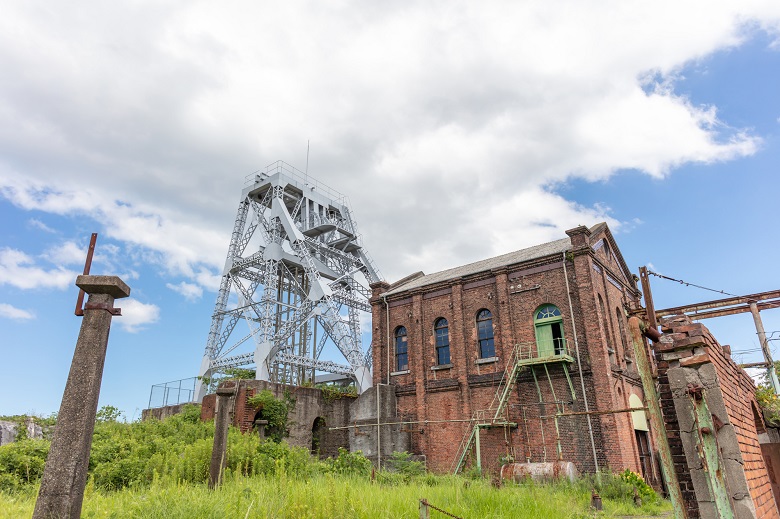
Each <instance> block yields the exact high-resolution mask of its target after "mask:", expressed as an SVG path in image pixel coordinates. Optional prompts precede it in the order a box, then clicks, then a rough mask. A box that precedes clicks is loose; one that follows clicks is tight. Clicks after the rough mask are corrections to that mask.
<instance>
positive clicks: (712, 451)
mask: <svg viewBox="0 0 780 519" xmlns="http://www.w3.org/2000/svg"><path fill="white" fill-rule="evenodd" d="M705 395H706V390H705V389H704V388H703V387H701V386H696V385H693V384H688V396H689V397H690V399H691V404H692V409H691V413H692V414H693V420H694V423H695V424H696V450H697V452H698V454H699V459H701V463H702V467H703V468H704V473H705V474H706V475H707V488H708V489H709V491H710V497H711V498H712V500H713V501H714V502H715V508H716V509H717V511H718V517H721V518H723V519H732V518H733V517H734V510H733V509H732V507H731V501H730V499H729V493H728V489H727V488H726V481H725V480H724V479H723V471H722V469H721V465H720V457H719V455H718V438H717V436H716V435H715V432H716V429H715V424H714V423H713V420H712V413H710V410H709V407H708V406H707V400H706V397H705Z"/></svg>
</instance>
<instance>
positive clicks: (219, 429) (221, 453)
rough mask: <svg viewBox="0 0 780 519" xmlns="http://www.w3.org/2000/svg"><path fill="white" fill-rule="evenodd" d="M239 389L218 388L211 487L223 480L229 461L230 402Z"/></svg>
mask: <svg viewBox="0 0 780 519" xmlns="http://www.w3.org/2000/svg"><path fill="white" fill-rule="evenodd" d="M237 389H238V388H236V387H234V386H230V387H219V388H217V417H216V420H214V447H213V448H212V449H211V464H210V465H209V488H216V487H217V486H219V484H220V483H221V482H222V472H223V471H224V470H225V464H226V463H227V436H228V428H229V427H230V411H231V409H230V404H231V400H232V398H233V395H235V394H236V390H237Z"/></svg>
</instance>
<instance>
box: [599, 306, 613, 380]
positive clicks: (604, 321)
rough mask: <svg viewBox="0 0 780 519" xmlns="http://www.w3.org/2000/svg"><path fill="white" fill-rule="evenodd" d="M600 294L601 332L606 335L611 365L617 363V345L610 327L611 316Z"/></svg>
mask: <svg viewBox="0 0 780 519" xmlns="http://www.w3.org/2000/svg"><path fill="white" fill-rule="evenodd" d="M598 296H599V309H600V310H601V326H602V328H601V333H602V335H604V340H605V341H606V342H607V353H609V364H610V366H614V365H615V347H614V346H613V345H612V331H611V330H610V329H609V316H608V315H607V309H606V308H605V307H604V300H603V299H602V298H601V294H599V295H598Z"/></svg>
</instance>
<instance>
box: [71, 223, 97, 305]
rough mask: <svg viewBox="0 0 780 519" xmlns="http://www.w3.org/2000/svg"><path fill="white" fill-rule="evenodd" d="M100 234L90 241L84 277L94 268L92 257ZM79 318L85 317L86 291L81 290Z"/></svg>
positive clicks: (77, 303)
mask: <svg viewBox="0 0 780 519" xmlns="http://www.w3.org/2000/svg"><path fill="white" fill-rule="evenodd" d="M97 236H98V233H96V232H93V233H92V236H91V237H90V239H89V248H88V249H87V260H86V262H85V263H84V275H85V276H87V275H89V270H90V268H92V255H93V254H95V243H96V242H97ZM75 314H76V315H77V316H79V317H83V316H84V289H82V288H80V289H79V295H78V297H77V298H76V312H75Z"/></svg>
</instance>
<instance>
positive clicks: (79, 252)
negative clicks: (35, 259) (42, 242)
mask: <svg viewBox="0 0 780 519" xmlns="http://www.w3.org/2000/svg"><path fill="white" fill-rule="evenodd" d="M41 257H43V258H44V259H46V260H48V261H50V262H51V263H54V264H55V265H79V264H80V265H81V266H82V267H83V266H84V262H85V260H86V259H87V248H86V247H79V246H78V245H76V243H75V242H72V241H66V242H63V243H60V244H59V245H56V246H54V247H50V248H49V249H47V250H46V251H45V252H44V253H43V254H42V255H41Z"/></svg>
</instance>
